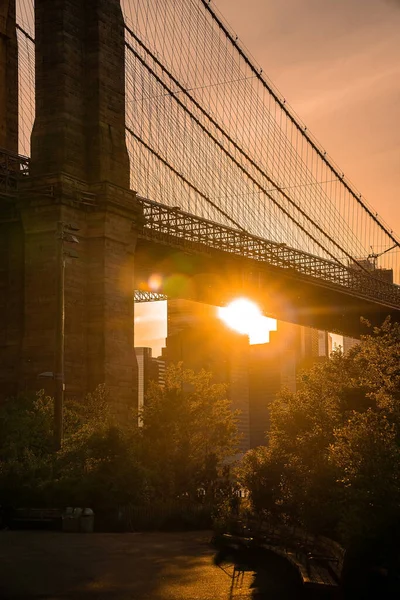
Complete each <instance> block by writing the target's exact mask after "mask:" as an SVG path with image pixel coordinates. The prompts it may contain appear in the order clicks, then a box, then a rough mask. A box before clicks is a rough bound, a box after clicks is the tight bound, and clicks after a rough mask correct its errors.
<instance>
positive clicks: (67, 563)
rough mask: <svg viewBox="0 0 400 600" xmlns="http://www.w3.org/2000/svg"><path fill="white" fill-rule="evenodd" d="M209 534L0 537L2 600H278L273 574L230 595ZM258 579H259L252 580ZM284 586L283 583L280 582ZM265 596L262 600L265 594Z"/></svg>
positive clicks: (249, 577) (249, 578)
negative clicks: (215, 561) (210, 543)
mask: <svg viewBox="0 0 400 600" xmlns="http://www.w3.org/2000/svg"><path fill="white" fill-rule="evenodd" d="M210 537H211V534H209V533H199V532H196V533H191V532H190V533H136V534H135V533H125V534H106V533H103V534H102V533H94V534H86V535H85V534H74V533H70V534H67V533H61V532H42V531H0V598H1V600H11V599H13V600H22V599H23V600H33V599H37V600H39V599H43V600H44V599H46V600H56V599H57V600H58V599H60V600H61V599H65V600H66V599H71V600H80V599H82V600H84V599H87V600H114V599H118V600H128V599H129V600H230V599H232V600H247V599H256V598H257V599H262V598H268V600H283V599H284V598H286V597H287V598H290V600H296V596H293V595H290V596H286V595H285V593H284V591H283V589H280V587H281V583H279V582H277V580H276V577H275V580H274V573H269V574H266V578H264V581H263V582H262V586H261V587H262V588H263V593H262V594H261V595H260V594H259V593H258V592H257V588H258V587H259V585H260V582H258V583H257V581H256V580H255V579H257V578H256V577H255V576H254V574H253V573H245V575H244V579H243V583H242V584H241V585H238V586H236V587H234V589H233V590H231V582H232V580H231V577H230V576H229V575H230V574H231V573H232V568H230V569H227V570H228V574H226V573H224V572H223V571H222V570H221V569H219V568H218V567H216V566H214V564H213V560H212V559H213V554H214V553H213V550H212V548H211V547H210V545H209V540H210ZM257 577H259V576H257ZM282 585H285V582H284V581H283V582H282ZM267 591H268V593H267V594H266V595H264V592H267Z"/></svg>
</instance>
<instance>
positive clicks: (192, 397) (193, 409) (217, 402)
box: [140, 364, 237, 498]
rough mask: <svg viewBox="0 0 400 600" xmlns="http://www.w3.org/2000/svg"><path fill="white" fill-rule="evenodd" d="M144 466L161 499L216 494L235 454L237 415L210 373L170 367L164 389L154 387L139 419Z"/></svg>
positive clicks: (223, 390)
mask: <svg viewBox="0 0 400 600" xmlns="http://www.w3.org/2000/svg"><path fill="white" fill-rule="evenodd" d="M140 419H141V421H142V427H140V436H141V461H142V462H143V464H145V465H146V467H147V469H148V472H150V473H151V474H152V475H151V486H152V488H153V491H154V494H156V495H157V497H159V498H177V497H182V496H189V497H195V496H196V495H197V493H198V490H199V489H200V488H202V489H203V490H204V491H205V493H206V494H210V493H212V492H213V489H214V485H215V484H216V482H217V480H218V476H219V468H220V466H221V465H222V463H223V461H224V459H226V458H227V457H229V456H232V454H233V453H234V452H235V448H236V442H237V427H236V422H235V419H236V415H235V414H233V413H232V411H231V407H230V402H229V401H228V399H227V397H226V387H225V386H224V385H222V384H215V383H212V382H211V374H210V373H207V372H205V371H201V372H200V373H194V372H193V371H191V370H186V369H183V367H182V365H181V364H178V365H171V366H170V367H169V368H168V369H167V371H166V376H165V385H164V386H160V385H157V384H155V383H153V384H152V385H151V386H150V391H149V393H148V396H147V398H146V405H145V407H144V409H143V411H142V412H141V414H140Z"/></svg>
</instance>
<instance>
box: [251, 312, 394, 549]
mask: <svg viewBox="0 0 400 600" xmlns="http://www.w3.org/2000/svg"><path fill="white" fill-rule="evenodd" d="M399 400H400V326H399V324H397V323H391V322H390V320H387V321H385V323H384V324H383V326H382V327H381V328H377V329H374V330H373V331H372V332H371V334H369V335H367V336H365V337H363V339H362V343H361V344H359V345H358V346H355V347H354V348H353V349H352V350H350V352H349V353H348V354H347V355H346V356H344V355H343V354H342V353H341V352H335V353H334V354H333V355H332V358H331V359H330V360H329V361H326V362H324V363H321V364H318V365H316V366H315V367H314V368H313V369H311V370H310V371H309V372H308V373H305V374H303V376H302V377H301V381H300V385H299V389H298V391H297V392H296V393H290V392H287V391H286V392H283V393H281V394H280V396H279V397H278V398H277V399H276V401H275V402H274V403H273V405H272V407H271V431H270V435H269V444H268V448H267V449H266V451H265V452H264V457H263V460H259V461H258V462H257V461H255V460H254V455H255V453H254V452H252V453H251V454H250V456H248V457H246V459H245V462H244V465H243V467H242V470H241V477H242V481H243V482H244V484H245V485H247V487H248V488H249V490H250V493H251V497H252V499H253V502H254V505H259V502H258V499H259V497H260V489H259V485H258V487H257V486H255V485H254V482H255V481H260V480H263V481H265V482H266V485H268V486H269V490H268V493H264V502H265V505H264V507H263V508H265V509H268V510H269V511H271V510H275V511H277V510H278V509H279V510H280V512H281V514H283V515H284V516H285V517H286V518H290V519H292V521H294V522H300V523H301V524H303V525H304V526H305V527H306V528H307V529H310V530H314V531H316V532H318V533H325V534H328V535H332V536H334V537H340V539H341V540H342V541H344V542H345V543H346V544H350V543H353V542H354V540H356V539H366V538H373V537H376V536H379V534H380V532H381V531H383V530H384V529H385V528H387V527H388V526H389V525H390V522H393V520H394V519H396V520H397V519H398V517H399V516H400V512H399V507H400V466H399V465H400V461H399V458H400V456H399V451H400V403H399ZM271 481H272V482H273V485H271Z"/></svg>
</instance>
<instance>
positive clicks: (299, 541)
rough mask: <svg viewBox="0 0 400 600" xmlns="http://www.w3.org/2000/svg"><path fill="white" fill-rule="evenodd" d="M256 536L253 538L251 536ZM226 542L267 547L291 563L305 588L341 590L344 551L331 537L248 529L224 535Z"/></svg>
mask: <svg viewBox="0 0 400 600" xmlns="http://www.w3.org/2000/svg"><path fill="white" fill-rule="evenodd" d="M252 533H253V535H251V534H252ZM222 540H224V541H225V543H229V542H231V543H232V542H236V543H237V542H238V541H239V540H240V543H241V545H242V547H243V548H245V547H247V549H248V550H250V549H254V548H255V547H257V546H258V547H259V548H265V549H266V550H270V551H272V552H274V553H275V554H278V555H280V556H282V557H283V558H285V559H286V560H288V561H289V562H290V563H291V564H292V565H293V566H295V567H296V569H297V571H298V572H299V574H300V577H301V580H302V582H303V585H304V586H306V587H307V588H322V586H323V587H324V589H326V590H328V589H333V588H336V589H337V588H338V587H339V585H340V576H341V571H342V565H343V558H344V550H343V548H341V546H339V544H337V543H336V542H334V541H333V540H330V539H329V538H325V537H323V536H314V535H310V534H307V533H306V532H304V531H302V530H301V529H295V528H294V529H293V530H292V531H289V530H287V529H286V528H280V529H278V528H276V529H274V530H270V531H268V530H264V531H260V529H258V531H257V532H252V531H251V529H250V528H246V529H245V531H244V532H243V534H242V535H240V534H239V535H229V534H224V535H223V536H222Z"/></svg>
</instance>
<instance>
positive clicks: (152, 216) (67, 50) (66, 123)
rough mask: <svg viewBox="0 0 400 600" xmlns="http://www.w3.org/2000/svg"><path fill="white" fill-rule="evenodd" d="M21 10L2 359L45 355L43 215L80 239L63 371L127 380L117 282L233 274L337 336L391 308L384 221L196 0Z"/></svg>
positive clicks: (177, 285)
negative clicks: (15, 297) (4, 355)
mask: <svg viewBox="0 0 400 600" xmlns="http://www.w3.org/2000/svg"><path fill="white" fill-rule="evenodd" d="M54 4H56V5H54ZM35 10H36V15H35V12H34V6H33V1H32V0H19V1H17V3H16V6H15V2H13V1H12V0H10V1H9V2H7V3H6V9H5V13H4V17H3V31H2V33H3V37H2V40H3V41H2V44H3V46H2V52H3V54H2V55H1V56H2V61H3V65H5V66H4V68H3V71H1V70H0V74H1V73H4V75H3V76H4V77H8V81H9V82H10V81H14V80H15V81H16V74H17V75H18V81H19V86H18V91H17V89H16V86H14V88H13V86H8V94H9V97H8V98H7V97H6V96H5V97H4V98H3V99H2V102H3V105H2V109H3V108H4V114H5V115H6V117H7V118H6V121H7V122H6V123H5V124H3V130H2V131H3V136H2V138H1V140H0V147H1V148H2V149H1V150H0V200H1V204H2V207H1V212H0V225H1V226H2V227H3V230H4V231H5V232H6V234H7V235H4V236H3V245H4V248H3V250H4V252H3V265H2V271H1V272H2V273H3V274H4V276H3V281H2V286H3V288H4V291H5V294H4V297H5V298H6V300H5V304H4V311H3V314H4V317H3V318H4V327H5V328H6V330H10V328H11V333H10V334H9V341H8V342H7V335H6V336H5V340H6V341H5V344H4V348H5V349H6V351H5V352H7V353H8V354H7V355H8V356H9V358H8V359H7V360H6V363H7V361H8V363H7V364H8V375H7V376H6V379H7V377H8V380H9V381H10V382H12V381H13V380H16V373H17V371H18V372H22V373H24V380H25V382H27V383H26V385H29V381H32V378H34V373H37V372H40V369H42V370H43V371H46V370H48V369H49V367H48V364H50V363H52V361H53V360H54V358H53V356H54V343H56V345H57V340H56V342H54V322H55V316H54V315H55V313H56V312H57V293H56V291H57V285H58V284H57V281H59V279H57V273H54V272H49V269H50V270H51V265H53V266H55V263H54V260H55V257H56V246H57V243H58V242H57V241H56V239H55V237H56V236H55V231H56V226H57V222H63V223H66V224H67V223H69V222H70V221H73V222H76V223H77V224H78V226H79V231H78V232H77V234H76V235H77V237H78V239H79V241H80V242H81V243H80V247H79V252H80V253H81V258H80V260H76V261H73V262H72V263H71V265H68V268H67V269H66V270H65V274H64V276H65V281H64V284H63V285H64V286H65V302H66V304H65V305H66V307H67V309H66V310H67V318H66V325H65V327H66V336H65V352H66V355H65V356H66V365H67V369H68V370H69V377H68V379H69V380H74V381H76V382H77V384H76V385H77V389H82V388H85V389H88V388H90V386H91V384H92V382H100V381H105V380H107V379H108V380H109V381H108V383H111V387H112V388H114V389H115V392H116V394H117V395H119V396H121V397H123V396H124V394H125V395H126V394H128V393H129V390H130V389H131V387H132V385H133V384H132V370H134V366H132V364H131V362H130V359H126V358H124V359H123V360H122V363H121V356H123V355H124V354H125V355H128V354H129V353H130V352H132V339H131V338H133V336H132V335H131V334H132V333H133V298H135V301H152V300H156V299H158V298H163V297H183V298H188V299H195V300H200V301H207V302H210V303H214V304H223V303H224V302H226V301H227V300H228V299H229V298H230V297H232V296H234V295H235V294H237V293H246V294H249V295H252V296H253V297H254V298H255V299H256V300H257V301H258V302H259V304H260V305H261V306H262V308H263V310H264V311H265V313H266V314H269V315H270V316H274V317H277V318H281V319H286V320H290V321H294V322H298V323H300V324H304V325H309V326H313V327H317V328H320V329H329V330H334V331H338V332H341V333H344V334H348V335H353V336H357V335H359V333H360V331H361V326H360V317H362V316H364V317H367V318H368V319H369V320H371V321H372V322H373V323H374V324H379V323H380V322H382V320H383V319H384V318H385V316H387V315H391V316H392V317H393V318H395V319H397V318H398V315H399V314H400V288H399V287H398V285H397V284H396V282H397V281H399V277H400V273H399V265H398V256H399V253H398V250H399V245H400V242H399V240H398V239H397V237H396V235H395V234H394V233H393V232H392V230H391V229H390V227H389V226H388V225H387V224H385V223H384V222H383V221H382V220H381V219H380V218H379V217H378V215H377V213H376V211H375V210H374V209H373V208H372V207H371V206H370V205H369V204H368V203H367V202H366V200H365V199H364V198H363V197H362V196H361V195H360V194H359V193H358V192H357V191H356V190H355V189H354V188H353V186H352V185H351V183H350V182H349V181H348V180H347V179H346V177H345V176H344V174H343V173H342V171H341V170H340V168H339V167H338V166H337V165H336V164H335V163H334V162H333V160H332V159H331V158H330V157H329V156H328V155H327V154H326V152H325V151H324V149H323V147H322V146H321V145H320V144H319V143H318V142H317V141H316V140H315V139H314V138H313V136H312V135H311V134H310V133H309V131H308V129H307V127H306V126H305V125H304V124H303V123H302V122H301V120H300V119H299V118H298V117H297V116H296V115H295V113H294V112H293V111H292V109H291V108H290V106H289V105H288V103H287V102H286V99H285V98H283V97H282V95H281V94H280V93H279V92H278V91H277V90H276V89H275V88H274V86H273V85H272V84H271V82H270V81H269V80H268V78H267V77H266V75H265V74H264V73H263V71H262V69H261V68H260V67H259V66H258V65H257V64H255V62H254V61H253V60H252V59H251V58H250V57H249V55H248V54H247V52H246V50H245V49H244V48H243V47H242V46H241V44H240V43H239V41H238V39H237V37H236V35H235V34H234V33H233V32H232V31H231V30H230V28H229V26H228V25H227V24H226V23H225V21H224V19H223V18H222V17H221V15H220V14H219V13H218V11H217V9H216V8H214V5H213V3H210V2H209V1H208V0H163V1H162V2H161V1H159V0H122V2H121V3H120V2H118V1H117V0H112V1H109V2H104V1H102V0H88V1H87V2H83V0H82V1H81V2H75V3H72V2H70V1H67V0H65V1H64V2H63V3H60V5H59V4H58V3H53V2H51V0H36V3H35ZM35 17H36V26H35ZM35 63H36V68H35ZM13 78H14V79H13ZM0 85H2V83H1V82H0ZM7 102H8V104H7ZM16 106H18V117H19V118H18V122H17V126H16V120H15V119H16V117H15V112H16V111H15V107H16ZM12 107H13V108H14V110H12ZM7 128H8V129H7ZM16 130H18V136H17V135H16ZM4 131H5V132H6V133H4ZM7 131H8V134H7ZM10 132H11V133H10ZM7 135H8V137H7ZM29 157H31V158H29ZM131 190H134V191H131ZM67 241H68V240H67ZM61 243H62V244H63V240H62V241H61ZM63 248H64V245H63ZM81 248H82V250H81ZM63 252H64V250H63ZM18 261H19V262H18ZM52 261H53V262H52ZM53 271H57V269H55V268H53ZM12 272H14V273H20V276H19V279H18V277H17V276H15V278H14V279H15V281H14V279H13V278H12V277H11V276H10V273H12ZM152 274H157V275H158V276H159V277H157V285H151V283H149V280H151V275H152ZM10 277H11V279H12V281H11V282H10ZM12 290H14V292H15V293H17V294H19V295H20V297H21V298H23V300H22V299H21V300H20V302H19V304H18V302H17V303H16V304H15V303H14V301H13V300H12V299H11V298H12V296H11V291H12ZM6 309H7V310H6ZM16 311H17V314H15V312H16ZM68 313H69V314H68ZM44 314H46V315H47V316H48V318H47V319H46V318H45V317H44V316H43V315H44ZM21 315H24V322H25V325H24V327H22V326H21V325H18V322H19V321H18V320H19V319H21ZM27 322H29V323H31V325H29V324H28V325H27V324H26V323H27ZM10 340H11V341H10ZM44 346H45V349H44V350H43V347H44ZM10 347H11V348H12V351H11V354H10ZM99 352H100V355H99ZM132 354H133V353H132ZM10 356H11V358H10ZM117 363H118V364H117ZM16 365H18V366H16ZM46 365H47V366H46ZM110 365H114V366H112V367H111V366H110ZM56 371H57V369H56V368H55V372H56ZM10 386H11V387H12V383H10ZM121 388H124V390H125V392H123V393H122V395H121V393H120V389H121Z"/></svg>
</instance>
